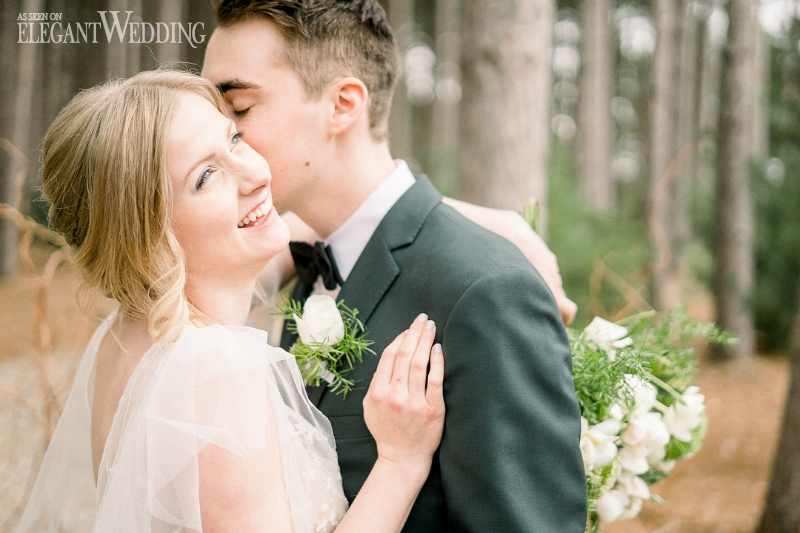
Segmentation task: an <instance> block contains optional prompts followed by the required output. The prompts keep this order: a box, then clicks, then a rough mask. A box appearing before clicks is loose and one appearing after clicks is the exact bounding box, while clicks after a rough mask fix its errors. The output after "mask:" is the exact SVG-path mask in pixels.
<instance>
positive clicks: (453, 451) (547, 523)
mask: <svg viewBox="0 0 800 533" xmlns="http://www.w3.org/2000/svg"><path fill="white" fill-rule="evenodd" d="M300 290H302V289H300ZM339 298H340V299H343V300H344V301H345V304H347V306H348V307H350V308H356V309H358V311H359V318H361V319H362V320H363V321H364V322H365V325H366V327H367V331H368V333H367V335H368V337H369V338H370V339H372V340H373V341H374V342H375V344H374V345H373V348H374V349H375V352H376V353H377V354H378V355H380V353H381V352H382V351H383V349H384V348H385V347H386V346H387V345H388V344H389V343H390V342H391V341H392V340H393V339H394V338H395V336H397V335H398V334H399V333H400V332H402V331H403V330H404V329H406V328H407V327H408V326H409V325H410V324H411V322H412V321H413V320H414V318H415V317H416V316H417V315H418V314H419V313H421V312H425V313H427V314H428V315H429V316H430V318H431V319H433V320H434V321H435V322H436V326H437V342H441V343H442V347H443V350H444V357H445V378H444V399H445V404H446V409H447V414H446V418H445V429H444V435H443V437H442V444H441V447H440V448H439V451H438V452H437V454H436V456H435V457H434V461H433V468H432V470H431V473H430V476H429V478H428V480H427V482H426V483H425V486H424V487H423V489H422V491H421V492H420V494H419V497H418V498H417V502H416V504H415V505H414V508H413V509H412V511H411V514H410V516H409V518H408V522H407V523H406V527H405V529H404V531H407V532H438V531H468V532H476V533H477V532H481V533H484V532H490V531H498V532H519V533H535V532H544V533H570V532H575V533H581V532H583V531H584V526H585V521H586V481H585V477H584V471H583V462H582V460H581V454H580V449H579V440H580V411H579V407H578V402H577V399H576V397H575V392H574V387H573V382H572V375H571V356H570V348H569V343H568V340H567V336H566V332H565V330H564V326H563V324H562V322H561V318H560V315H559V312H558V309H557V307H556V303H555V300H554V298H553V296H552V294H551V293H550V290H549V289H548V288H547V286H546V285H545V283H544V281H543V280H542V278H541V277H540V276H539V274H538V272H536V270H535V269H534V268H533V267H532V266H531V264H530V263H529V262H528V261H527V260H526V259H525V258H524V257H523V256H522V254H521V253H520V252H519V250H517V249H516V247H514V245H512V244H511V243H509V242H508V241H507V240H505V239H503V238H501V237H498V236H497V235H495V234H493V233H491V232H489V231H486V230H484V229H483V228H481V227H479V226H477V225H476V224H473V223H472V222H470V221H469V220H467V219H466V218H464V217H463V216H461V215H460V214H459V213H457V212H456V211H455V210H453V209H451V208H450V207H449V206H447V205H445V204H443V203H442V202H441V195H440V194H439V193H438V192H437V191H436V189H435V188H434V187H433V186H432V185H431V184H430V182H429V181H428V179H427V178H425V177H420V178H418V180H417V183H416V184H415V185H414V186H412V187H411V188H410V189H409V190H408V191H407V192H406V193H405V194H404V195H403V196H402V197H401V198H400V200H398V202H397V203H396V204H395V205H394V207H392V209H391V210H390V211H389V213H388V214H387V215H386V217H385V218H384V219H383V221H382V222H381V223H380V225H379V226H378V228H377V230H376V231H375V233H374V235H373V236H372V238H371V240H370V241H369V243H368V244H367V246H366V248H365V249H364V252H363V253H362V254H361V256H360V258H359V259H358V262H357V263H356V265H355V267H354V268H353V271H352V272H351V274H350V276H349V277H348V279H347V281H346V282H345V284H344V286H343V287H342V289H341V292H340V294H339ZM292 340H293V339H290V338H288V335H287V334H286V332H284V338H283V343H282V344H283V345H284V347H286V346H287V345H290V344H291V341H292ZM377 363H378V356H367V357H366V358H365V359H364V362H363V363H361V364H359V365H358V366H357V367H356V368H355V369H354V370H353V371H352V373H351V374H350V375H349V377H351V378H353V379H356V380H358V384H357V387H358V388H357V389H356V390H353V391H351V392H350V393H349V394H348V396H347V398H346V399H344V400H343V399H342V397H341V396H338V395H335V394H333V393H331V392H329V391H327V390H326V389H325V388H323V387H318V388H313V389H311V388H310V389H309V397H310V398H311V400H312V401H313V402H314V403H315V404H316V405H317V406H318V407H319V409H320V410H321V411H322V412H323V413H324V414H325V415H326V416H327V417H328V418H329V419H330V421H331V425H332V426H333V432H334V436H335V438H336V447H337V452H338V455H339V464H340V466H341V470H342V480H343V483H344V490H345V494H346V495H347V498H348V499H349V500H350V501H352V500H353V498H355V496H356V494H357V493H358V491H359V489H360V488H361V486H362V485H363V483H364V481H365V479H366V478H367V475H368V474H369V472H370V470H371V468H372V466H373V464H374V463H375V461H376V459H377V450H376V447H375V441H374V440H373V439H372V437H371V436H370V433H369V431H368V430H367V426H366V424H365V422H364V417H363V408H362V400H363V399H364V395H365V394H366V391H367V387H368V386H369V382H370V379H371V378H372V375H373V373H374V372H375V368H376V365H377Z"/></svg>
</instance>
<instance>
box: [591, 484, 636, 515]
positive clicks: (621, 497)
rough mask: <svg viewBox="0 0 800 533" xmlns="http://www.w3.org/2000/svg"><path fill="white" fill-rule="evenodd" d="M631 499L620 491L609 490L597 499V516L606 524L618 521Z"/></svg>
mask: <svg viewBox="0 0 800 533" xmlns="http://www.w3.org/2000/svg"><path fill="white" fill-rule="evenodd" d="M630 504H631V499H630V498H629V497H628V496H626V495H625V494H623V493H622V492H621V491H618V490H615V489H611V490H609V491H608V492H606V493H605V494H603V495H602V496H600V497H599V498H598V499H597V514H598V515H599V516H600V518H601V519H602V520H605V521H606V522H614V521H615V520H619V518H620V517H621V516H622V514H623V513H624V512H625V510H626V508H627V507H628V506H629V505H630Z"/></svg>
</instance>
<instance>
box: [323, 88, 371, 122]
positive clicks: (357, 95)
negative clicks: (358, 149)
mask: <svg viewBox="0 0 800 533" xmlns="http://www.w3.org/2000/svg"><path fill="white" fill-rule="evenodd" d="M328 94H329V97H330V102H331V104H332V105H331V114H330V116H329V119H328V133H329V134H330V135H341V134H342V133H345V132H347V131H348V130H350V129H351V128H352V127H353V125H354V124H356V123H358V122H359V121H360V120H361V119H362V117H363V118H367V121H369V118H368V117H366V116H365V115H368V112H367V111H368V109H367V108H368V106H369V92H368V91H367V87H366V85H364V82H362V81H361V80H359V79H358V78H354V77H352V76H348V77H346V78H342V79H340V80H338V81H337V82H336V83H334V84H333V85H331V87H330V88H329V93H328ZM368 126H369V125H368Z"/></svg>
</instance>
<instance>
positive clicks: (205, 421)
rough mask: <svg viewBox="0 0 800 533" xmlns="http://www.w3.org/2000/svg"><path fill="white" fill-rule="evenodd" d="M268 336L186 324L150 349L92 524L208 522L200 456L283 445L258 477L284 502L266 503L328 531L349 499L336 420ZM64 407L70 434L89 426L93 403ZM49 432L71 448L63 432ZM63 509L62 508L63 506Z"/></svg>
mask: <svg viewBox="0 0 800 533" xmlns="http://www.w3.org/2000/svg"><path fill="white" fill-rule="evenodd" d="M266 341H267V339H266V334H265V333H264V332H262V331H259V330H255V329H251V328H245V327H241V328H239V327H224V326H211V327H206V328H194V327H188V328H186V329H185V330H184V332H183V333H182V334H181V337H180V338H179V340H178V341H177V342H175V343H173V344H163V345H160V346H156V347H155V348H153V349H151V350H150V351H149V352H148V353H147V354H145V357H144V358H143V360H142V362H141V363H140V364H139V366H138V367H137V368H136V370H135V371H134V373H133V375H132V377H131V379H130V381H129V383H128V385H127V387H126V389H125V392H124V393H123V396H122V399H121V400H120V404H119V408H118V410H117V413H116V415H115V418H114V422H113V424H112V427H111V431H110V433H109V436H108V439H107V444H106V447H105V450H104V453H103V459H102V461H101V464H100V469H99V472H98V479H97V489H96V495H97V506H96V516H95V517H94V524H93V530H94V531H120V532H128V531H130V532H148V531H149V532H158V533H160V532H167V531H169V532H172V531H185V532H195V531H202V521H201V509H200V493H201V479H202V478H203V472H201V470H200V469H201V466H202V464H203V463H202V461H199V460H198V458H199V457H201V454H202V453H203V450H207V449H209V448H208V447H214V450H215V451H216V452H219V451H222V452H223V454H231V457H234V458H237V457H238V458H242V459H246V458H248V457H250V456H251V454H258V453H259V452H261V453H263V452H269V454H268V455H269V456H270V457H273V458H274V456H275V455H277V456H278V457H279V468H278V470H277V471H278V472H281V471H282V475H280V474H279V475H276V476H267V477H269V479H263V480H259V483H263V485H261V486H262V487H263V490H264V491H265V492H266V493H267V494H272V495H275V494H277V495H278V496H275V498H277V499H278V500H280V501H273V502H271V505H270V507H272V508H276V507H280V508H281V509H288V513H289V514H290V516H291V522H292V525H293V530H294V531H295V532H297V533H304V532H309V533H310V532H317V531H330V530H332V529H333V527H334V526H335V524H336V523H338V521H339V520H340V519H341V516H342V514H343V513H344V511H345V510H346V500H344V497H343V495H342V492H341V478H340V476H339V471H338V464H337V461H336V454H335V449H334V445H333V436H332V432H331V429H330V424H329V423H328V421H327V420H326V419H325V418H324V417H323V416H322V415H321V414H320V413H319V412H318V411H317V410H316V409H315V408H314V407H313V406H312V405H311V404H310V403H309V402H308V398H307V397H306V395H305V390H304V387H303V383H302V381H301V379H300V375H299V372H298V371H297V366H296V364H295V362H294V360H293V358H292V357H291V356H290V355H288V354H287V353H286V352H285V351H283V350H280V349H277V348H273V347H270V346H269V345H268V344H267V342H266ZM89 381H92V380H91V379H90V380H89ZM78 384H79V382H78V381H76V385H78ZM73 392H74V391H73ZM81 396H83V395H81ZM87 397H88V395H87ZM70 400H72V397H70ZM88 405H91V403H90V402H89V404H88ZM67 407H69V405H68V406H67ZM67 416H69V417H70V418H72V420H71V421H68V420H62V421H61V422H60V426H59V427H60V428H61V427H62V426H63V427H65V428H68V433H69V434H70V435H68V436H69V439H67V440H75V438H76V435H72V433H75V432H77V430H76V431H75V432H73V431H72V430H71V428H72V427H73V425H74V426H76V427H77V426H80V427H81V428H82V429H85V423H84V422H85V420H84V419H85V418H86V413H85V412H84V413H83V414H82V415H81V416H76V415H75V414H74V413H72V411H67V410H66V409H65V414H64V417H65V418H66V417H67ZM73 417H74V418H73ZM65 431H67V430H65ZM81 437H82V436H81ZM53 442H54V445H56V444H58V446H60V447H61V446H63V447H64V449H70V445H64V444H63V443H61V439H59V440H58V441H56V439H54V441H53ZM76 442H77V440H76ZM85 444H86V443H85V442H81V444H80V445H76V446H77V447H79V448H80V447H83V446H85ZM51 448H52V446H51ZM50 452H51V450H48V455H50V454H51V453H50ZM69 453H70V454H71V453H72V452H69ZM79 455H80V456H85V455H86V454H85V450H82V451H81V453H80V454H79ZM53 456H54V457H53V458H52V460H51V462H52V463H53V464H52V465H51V464H49V463H47V459H48V458H46V459H45V462H46V464H45V465H43V468H42V472H41V473H40V479H39V480H37V489H38V486H39V485H40V483H42V479H41V477H42V476H43V475H46V476H47V477H50V476H51V474H50V473H49V472H50V471H51V470H52V471H53V472H56V471H58V470H60V469H63V468H62V463H63V462H64V457H61V456H60V455H59V454H57V453H56V452H54V454H53ZM88 456H89V462H88V465H87V464H86V462H85V460H84V461H83V463H82V464H81V465H78V464H76V465H75V468H76V469H78V468H80V469H85V468H86V467H87V466H88V468H89V474H90V476H91V474H92V471H91V453H89V454H88ZM76 457H77V456H76ZM84 459H85V458H84ZM68 462H72V461H71V460H69V461H68ZM45 468H46V469H47V470H45ZM69 470H71V468H70V469H68V471H69ZM56 479H59V478H58V476H56ZM64 487H65V488H66V489H67V492H69V491H70V490H71V486H70V485H64ZM250 488H251V489H252V487H250ZM48 494H49V493H47V492H45V493H42V494H41V495H40V496H38V498H37V500H33V498H32V503H31V505H37V506H41V504H38V503H36V501H38V500H41V499H42V497H44V498H46V499H49V498H52V495H48ZM34 496H37V495H36V494H34ZM49 506H50V504H49V503H46V504H44V507H49ZM30 509H31V507H30V506H29V510H30ZM64 511H65V509H64V508H63V506H60V509H59V510H58V513H59V514H63V513H64ZM32 512H33V511H32ZM55 512H56V511H55V510H54V509H51V510H50V512H49V513H50V514H51V515H53V514H55ZM37 514H40V513H37ZM26 518H27V512H26ZM23 525H25V524H23ZM268 525H269V524H267V526H268ZM37 530H38V529H37ZM54 531H55V530H54Z"/></svg>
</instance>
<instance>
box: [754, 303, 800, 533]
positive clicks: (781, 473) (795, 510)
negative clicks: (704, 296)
mask: <svg viewBox="0 0 800 533" xmlns="http://www.w3.org/2000/svg"><path fill="white" fill-rule="evenodd" d="M790 364H791V367H790V371H791V372H790V376H791V377H790V383H789V393H788V395H787V398H786V407H785V409H784V412H783V426H782V428H783V429H782V431H781V436H780V438H779V439H778V446H777V449H776V450H775V460H774V466H773V468H772V477H771V480H770V485H769V491H768V492H767V499H766V501H765V503H764V510H763V514H762V516H761V524H760V525H759V527H758V530H757V531H756V533H796V532H797V531H800V432H799V431H798V428H800V293H798V298H797V314H796V315H795V319H794V329H793V333H792V342H791V348H790Z"/></svg>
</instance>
